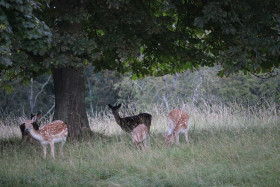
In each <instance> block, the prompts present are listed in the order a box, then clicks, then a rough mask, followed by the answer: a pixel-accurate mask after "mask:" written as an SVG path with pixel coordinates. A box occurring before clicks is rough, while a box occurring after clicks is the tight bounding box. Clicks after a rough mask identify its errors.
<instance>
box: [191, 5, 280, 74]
mask: <svg viewBox="0 0 280 187" xmlns="http://www.w3.org/2000/svg"><path fill="white" fill-rule="evenodd" d="M279 9H280V4H279V1H278V0H269V1H261V0H249V1H242V0H226V1H217V0H211V1H209V2H208V3H207V4H205V5H204V7H203V14H202V15H201V16H199V17H197V18H196V19H195V25H197V26H199V27H200V28H203V29H205V30H209V31H211V33H210V34H209V35H207V37H206V41H207V42H209V43H212V45H213V46H214V47H215V49H218V50H214V51H212V52H213V54H214V55H215V56H217V57H218V63H219V64H221V65H222V67H223V70H222V71H221V75H223V74H225V75H228V74H231V73H236V72H238V71H239V70H245V71H249V72H255V73H260V72H271V71H273V68H277V67H279V65H280V63H279V62H280V60H279V56H280V40H279V38H280V37H279V36H280V15H279ZM213 43H217V44H219V45H220V47H219V48H217V46H218V45H215V44H213Z"/></svg>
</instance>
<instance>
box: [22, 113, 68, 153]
mask: <svg viewBox="0 0 280 187" xmlns="http://www.w3.org/2000/svg"><path fill="white" fill-rule="evenodd" d="M20 121H21V123H23V124H25V130H27V131H28V132H29V133H30V135H31V136H32V137H33V138H34V139H36V140H38V141H39V142H40V143H41V145H42V147H43V152H44V158H46V155H47V144H50V147H51V156H52V158H54V144H55V143H59V142H60V143H61V144H60V155H61V156H63V151H62V147H63V145H64V143H65V142H66V139H67V135H68V129H67V126H66V124H65V123H64V122H63V121H61V120H56V121H53V122H51V123H50V124H47V125H44V126H43V127H42V128H41V129H39V130H35V129H34V128H33V125H32V123H34V121H36V116H35V117H33V118H32V119H31V120H26V119H24V118H20Z"/></svg>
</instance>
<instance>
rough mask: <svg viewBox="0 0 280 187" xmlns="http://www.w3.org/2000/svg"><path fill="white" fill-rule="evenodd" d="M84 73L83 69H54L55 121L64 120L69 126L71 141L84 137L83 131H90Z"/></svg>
mask: <svg viewBox="0 0 280 187" xmlns="http://www.w3.org/2000/svg"><path fill="white" fill-rule="evenodd" d="M83 72H84V71H83V68H72V67H64V68H57V69H53V80H54V93H55V113H54V119H56V120H58V119H59V120H62V121H64V122H65V123H66V124H67V126H68V133H69V135H68V136H69V137H70V139H78V138H79V137H82V129H83V128H85V129H89V123H88V118H87V114H86V106H85V84H84V73H83Z"/></svg>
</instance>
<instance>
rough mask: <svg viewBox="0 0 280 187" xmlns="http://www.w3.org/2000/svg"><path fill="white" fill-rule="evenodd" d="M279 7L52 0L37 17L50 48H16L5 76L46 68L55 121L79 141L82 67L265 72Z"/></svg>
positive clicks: (271, 60) (272, 62)
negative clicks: (46, 29) (216, 66)
mask: <svg viewBox="0 0 280 187" xmlns="http://www.w3.org/2000/svg"><path fill="white" fill-rule="evenodd" d="M31 2H34V1H31ZM35 2H36V3H35V4H36V5H38V1H35ZM278 4H279V3H277V0H269V1H265V2H263V1H260V0H257V1H253V0H250V1H246V2H243V1H241V0H226V1H223V2H220V1H218V0H207V1H206V0H199V1H189V0H183V1H177V0H168V1H160V0H149V1H144V0H142V1H141V0H140V1H139V0H108V1H103V0H95V1H90V0H83V1H77V0H68V1H67V0H54V1H51V2H50V3H49V4H43V6H42V7H43V10H44V12H43V14H44V17H43V16H42V14H41V13H40V12H36V13H38V14H36V15H37V16H38V18H39V20H40V19H41V20H42V19H43V20H44V21H45V22H46V23H47V25H48V26H49V27H50V28H51V31H52V43H51V48H50V50H49V51H48V52H47V53H44V51H45V49H44V48H43V49H40V48H39V49H40V50H38V51H43V53H41V54H39V55H41V56H38V55H36V54H37V53H36V50H35V49H34V50H33V53H32V54H29V53H27V52H26V53H21V52H20V56H21V57H22V56H24V57H25V58H24V59H22V58H21V59H20V61H19V54H17V53H16V52H17V50H13V52H14V53H13V56H14V57H15V60H14V61H15V63H14V64H13V65H12V66H11V67H10V68H9V70H12V72H13V74H10V73H9V76H11V75H18V74H19V75H21V76H25V77H30V76H31V77H32V76H36V75H39V74H41V73H42V72H46V71H50V70H51V72H52V74H53V80H54V87H55V101H56V106H55V118H59V119H61V120H64V121H65V122H66V123H67V124H68V125H69V126H70V128H69V134H70V137H73V138H76V137H79V136H81V135H82V134H81V128H82V127H85V128H88V121H87V117H86V112H85V101H84V89H85V87H84V76H83V66H86V65H87V64H89V63H91V64H92V65H93V66H94V67H95V70H96V71H99V70H102V69H116V70H117V71H119V72H121V73H123V72H132V74H133V76H134V77H144V76H146V75H155V76H162V75H165V74H169V73H176V72H183V71H185V70H186V69H191V70H192V69H193V68H198V67H199V66H214V64H215V63H220V64H222V66H223V68H224V69H223V71H221V73H220V75H223V74H226V75H227V74H230V73H233V72H237V71H238V70H245V71H252V72H254V73H258V72H260V71H264V72H270V71H271V69H272V68H274V67H278V66H279V28H280V27H279V20H280V18H279V14H278V10H279V6H280V5H278ZM3 7H4V8H3ZM260 7H261V8H260ZM1 8H2V9H4V10H6V9H7V8H5V6H3V5H1ZM32 8H35V7H32ZM32 8H31V11H32ZM7 11H8V13H10V12H11V13H12V14H14V13H15V12H16V10H14V9H7ZM14 15H15V17H17V14H14ZM244 15H245V16H244ZM15 25H16V24H15ZM40 36H41V35H40ZM19 38H20V39H21V40H19V41H20V42H21V41H24V37H22V36H21V37H19ZM8 41H10V40H9V38H8ZM32 41H33V40H32ZM14 43H15V44H16V41H14ZM243 43H245V45H243ZM13 46H16V45H13ZM39 46H40V45H39ZM36 47H37V46H35V47H34V48H36ZM34 55H36V56H34ZM27 62H28V63H27ZM232 68H234V69H232Z"/></svg>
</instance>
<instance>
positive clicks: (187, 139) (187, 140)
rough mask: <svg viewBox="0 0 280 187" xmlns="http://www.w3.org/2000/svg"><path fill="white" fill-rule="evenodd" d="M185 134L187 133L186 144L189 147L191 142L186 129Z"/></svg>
mask: <svg viewBox="0 0 280 187" xmlns="http://www.w3.org/2000/svg"><path fill="white" fill-rule="evenodd" d="M184 133H185V139H186V142H187V144H188V145H190V142H189V135H188V129H186V130H185V132H184Z"/></svg>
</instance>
